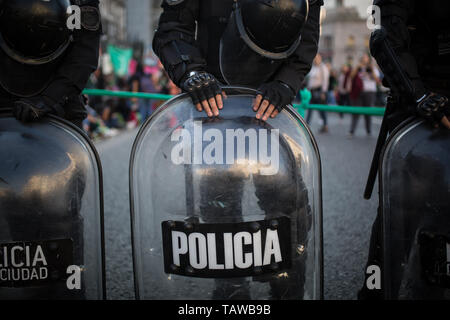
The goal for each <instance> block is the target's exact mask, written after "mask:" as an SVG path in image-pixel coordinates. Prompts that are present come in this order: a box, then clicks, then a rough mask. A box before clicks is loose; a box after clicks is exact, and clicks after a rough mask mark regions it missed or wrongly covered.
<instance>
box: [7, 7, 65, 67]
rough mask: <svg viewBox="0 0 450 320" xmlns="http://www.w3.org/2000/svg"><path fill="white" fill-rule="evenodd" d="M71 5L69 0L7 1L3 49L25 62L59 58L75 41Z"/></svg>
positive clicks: (10, 55)
mask: <svg viewBox="0 0 450 320" xmlns="http://www.w3.org/2000/svg"><path fill="white" fill-rule="evenodd" d="M69 7H70V1H69V0H45V1H44V0H8V1H3V3H2V8H1V15H0V47H1V49H2V50H3V51H4V52H5V53H6V54H7V55H8V56H9V57H10V58H11V59H14V60H16V61H17V62H20V63H23V64H30V65H39V64H46V63H48V62H51V61H53V60H55V59H57V58H58V57H59V56H61V55H62V54H63V52H64V51H65V50H66V49H67V47H68V46H69V44H70V41H71V31H70V30H69V28H68V27H67V21H68V18H69V15H70V12H68V9H69Z"/></svg>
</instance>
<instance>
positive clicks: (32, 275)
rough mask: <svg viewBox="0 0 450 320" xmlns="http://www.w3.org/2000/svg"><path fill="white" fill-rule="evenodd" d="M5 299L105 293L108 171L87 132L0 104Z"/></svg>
mask: <svg viewBox="0 0 450 320" xmlns="http://www.w3.org/2000/svg"><path fill="white" fill-rule="evenodd" d="M0 150H1V152H0V300H5V299H7V300H25V299H26V300H29V299H32V300H36V299H38V300H40V299H45V300H53V299H63V300H85V299H93V300H98V299H104V298H105V272H104V240H103V194H102V176H101V175H102V171H101V166H100V161H99V158H98V155H97V153H96V151H95V149H94V147H93V145H92V144H91V142H90V141H89V139H88V138H87V136H86V135H85V134H84V133H83V132H82V131H81V130H80V129H79V128H77V127H76V126H74V125H72V124H71V123H69V122H67V121H65V120H62V119H58V118H56V117H49V118H47V119H44V120H41V121H39V122H36V123H31V124H23V123H21V122H19V121H17V120H16V119H15V118H13V117H12V114H11V111H10V110H9V109H1V110H0Z"/></svg>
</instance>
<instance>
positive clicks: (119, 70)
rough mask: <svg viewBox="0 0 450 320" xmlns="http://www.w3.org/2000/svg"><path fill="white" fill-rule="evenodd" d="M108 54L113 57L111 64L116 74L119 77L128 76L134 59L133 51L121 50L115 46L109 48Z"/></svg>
mask: <svg viewBox="0 0 450 320" xmlns="http://www.w3.org/2000/svg"><path fill="white" fill-rule="evenodd" d="M108 53H109V55H110V57H111V63H112V65H113V67H114V72H115V74H116V75H118V76H121V77H122V76H126V75H127V74H128V67H129V65H130V61H131V58H133V49H121V48H118V47H116V46H113V45H109V46H108Z"/></svg>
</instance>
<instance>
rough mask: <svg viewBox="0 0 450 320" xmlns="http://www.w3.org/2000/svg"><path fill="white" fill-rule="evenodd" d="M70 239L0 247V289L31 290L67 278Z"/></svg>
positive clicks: (70, 248) (70, 247) (69, 259)
mask: <svg viewBox="0 0 450 320" xmlns="http://www.w3.org/2000/svg"><path fill="white" fill-rule="evenodd" d="M72 255H73V244H72V240H55V241H46V242H35V243H32V242H18V243H8V244H0V287H12V288H18V287H31V286H40V285H43V284H47V283H51V282H62V281H64V280H66V279H67V270H68V268H69V267H70V265H71V264H72V261H73V259H72Z"/></svg>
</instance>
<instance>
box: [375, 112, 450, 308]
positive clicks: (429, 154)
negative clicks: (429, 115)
mask: <svg viewBox="0 0 450 320" xmlns="http://www.w3.org/2000/svg"><path fill="white" fill-rule="evenodd" d="M380 179H381V180H380V197H381V210H382V214H383V275H384V287H383V290H384V293H385V298H386V299H406V300H412V299H413V300H423V299H433V300H441V299H450V133H449V131H448V130H446V129H444V128H436V129H432V128H430V126H429V125H427V124H426V123H424V122H423V121H420V120H412V119H410V120H409V121H406V122H405V123H404V124H402V125H401V126H400V127H399V128H398V129H397V130H396V132H394V133H393V134H392V135H391V137H390V138H389V141H388V144H387V146H386V148H385V150H384V153H383V155H382V164H381V169H380Z"/></svg>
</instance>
